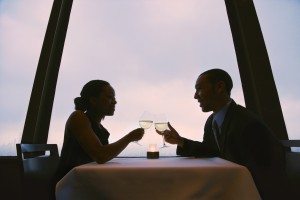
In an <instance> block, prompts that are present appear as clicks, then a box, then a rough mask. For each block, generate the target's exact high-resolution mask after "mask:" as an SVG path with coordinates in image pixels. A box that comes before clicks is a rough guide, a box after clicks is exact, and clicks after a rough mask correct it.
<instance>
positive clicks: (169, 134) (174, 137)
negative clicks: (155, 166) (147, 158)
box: [163, 123, 183, 147]
mask: <svg viewBox="0 0 300 200" xmlns="http://www.w3.org/2000/svg"><path fill="white" fill-rule="evenodd" d="M168 127H169V129H170V130H165V131H164V132H163V135H164V137H165V141H166V142H168V143H170V144H177V145H179V146H181V147H182V146H183V138H182V137H181V136H180V135H179V134H178V132H177V131H176V130H175V129H174V128H173V127H172V126H171V124H170V123H168Z"/></svg>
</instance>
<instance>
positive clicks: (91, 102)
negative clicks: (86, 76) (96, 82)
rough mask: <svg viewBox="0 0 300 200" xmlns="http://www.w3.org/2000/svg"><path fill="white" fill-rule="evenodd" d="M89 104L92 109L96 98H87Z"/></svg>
mask: <svg viewBox="0 0 300 200" xmlns="http://www.w3.org/2000/svg"><path fill="white" fill-rule="evenodd" d="M89 104H90V105H91V106H93V107H95V105H96V97H90V98H89Z"/></svg>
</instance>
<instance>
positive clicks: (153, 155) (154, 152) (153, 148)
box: [147, 144, 159, 159]
mask: <svg viewBox="0 0 300 200" xmlns="http://www.w3.org/2000/svg"><path fill="white" fill-rule="evenodd" d="M147 158H148V159H158V158H159V151H158V149H157V145H156V144H149V146H148V150H147Z"/></svg>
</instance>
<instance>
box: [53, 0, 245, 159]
mask: <svg viewBox="0 0 300 200" xmlns="http://www.w3.org/2000/svg"><path fill="white" fill-rule="evenodd" d="M210 68H223V69H225V70H226V71H228V72H229V73H230V74H231V75H232V78H233V81H234V89H233V91H232V97H233V98H234V99H235V100H236V101H237V102H238V103H240V104H242V105H244V99H243V93H242V88H241V83H240V78H239V74H238V67H237V62H236V56H235V51H234V46H233V41H232V37H231V31H230V27H229V22H228V17H227V13H226V8H225V3H224V0H218V1H210V0H187V1H172V2H171V1H162V0H154V1H147V0H144V1H143V0H142V1H136V0H126V1H109V0H103V1H85V0H78V1H74V3H73V8H72V13H71V17H70V23H69V28H68V32H67V38H66V42H65V48H64V54H63V58H62V62H61V68H60V74H59V77H58V84H57V89H56V96H55V101H54V107H53V114H52V119H51V124H50V133H49V139H48V143H57V144H58V145H59V148H61V146H62V142H63V134H64V125H65V122H66V120H67V118H68V116H69V115H70V113H71V112H72V111H73V110H74V104H73V99H74V98H75V97H77V96H79V93H80V91H81V89H82V87H83V85H84V84H85V83H86V82H88V81H89V80H92V79H104V80H107V81H109V82H110V83H111V85H112V86H113V87H114V89H115V91H116V98H117V101H118V104H117V106H116V111H115V115H114V116H113V117H107V118H106V119H105V120H104V121H103V124H104V126H105V127H106V128H107V129H108V131H109V132H110V133H111V136H110V142H114V141H116V140H117V139H119V138H121V137H122V136H124V135H125V134H126V133H128V132H129V131H131V130H133V129H135V128H138V120H139V117H140V115H141V114H142V113H143V111H144V110H147V111H149V112H151V113H154V114H159V113H165V114H166V115H167V118H168V120H169V121H170V122H171V124H172V125H173V126H174V128H176V129H177V130H178V132H179V133H180V134H181V135H182V136H185V137H187V138H191V139H195V140H202V136H203V127H204V123H205V121H206V119H207V117H208V115H209V113H202V111H201V109H200V108H199V105H198V102H197V101H195V99H193V96H194V84H195V81H196V78H197V77H198V75H199V74H200V73H201V72H203V71H205V70H207V69H210ZM140 143H142V144H143V146H138V145H137V144H135V143H132V144H130V145H129V146H128V147H127V148H126V149H125V151H123V152H122V153H121V156H145V155H146V148H147V146H148V144H150V143H156V144H157V145H158V146H161V145H162V138H161V136H160V135H158V134H157V133H156V132H155V130H154V127H153V126H152V127H151V128H150V129H148V130H147V131H146V134H145V136H144V138H143V139H142V140H141V141H140ZM175 149H176V147H175V146H174V145H173V146H171V147H169V148H164V149H161V150H160V155H163V156H164V155H165V156H166V155H175Z"/></svg>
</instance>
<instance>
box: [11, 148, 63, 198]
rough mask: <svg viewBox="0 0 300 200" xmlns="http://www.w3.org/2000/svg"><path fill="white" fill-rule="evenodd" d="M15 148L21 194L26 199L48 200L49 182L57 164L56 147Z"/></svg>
mask: <svg viewBox="0 0 300 200" xmlns="http://www.w3.org/2000/svg"><path fill="white" fill-rule="evenodd" d="M16 147H17V157H18V160H19V162H20V166H21V173H22V183H23V186H22V188H23V194H24V195H25V196H26V197H27V198H28V199H49V194H50V187H51V181H52V179H53V176H54V174H55V172H56V169H57V165H58V162H59V155H58V148H57V145H56V144H16ZM48 152H49V153H48Z"/></svg>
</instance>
